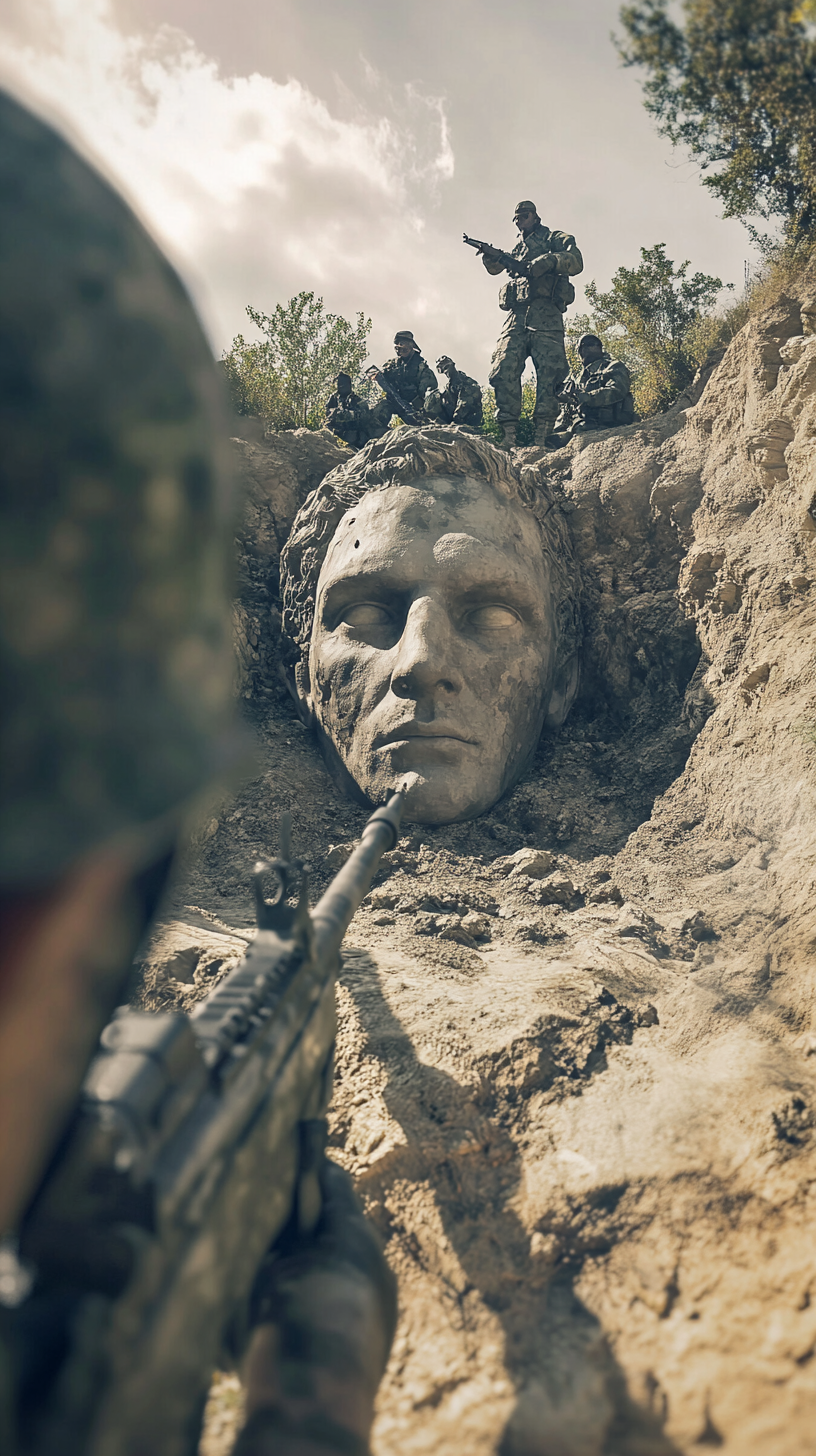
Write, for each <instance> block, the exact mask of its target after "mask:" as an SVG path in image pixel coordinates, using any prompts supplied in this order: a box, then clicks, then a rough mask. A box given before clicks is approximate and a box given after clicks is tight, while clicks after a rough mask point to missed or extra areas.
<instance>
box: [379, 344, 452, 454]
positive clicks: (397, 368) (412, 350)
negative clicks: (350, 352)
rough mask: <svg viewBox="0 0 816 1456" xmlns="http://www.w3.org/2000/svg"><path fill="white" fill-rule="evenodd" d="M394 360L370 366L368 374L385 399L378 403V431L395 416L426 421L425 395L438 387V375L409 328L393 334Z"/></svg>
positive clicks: (411, 421) (407, 420) (416, 422)
mask: <svg viewBox="0 0 816 1456" xmlns="http://www.w3.org/2000/svg"><path fill="white" fill-rule="evenodd" d="M394 353H395V354H396V358H395V359H388V360H387V361H386V363H385V364H384V365H383V367H382V369H369V370H368V371H367V372H368V376H369V378H370V379H371V380H372V381H376V383H377V384H379V386H380V388H381V389H382V390H383V393H384V396H385V397H384V398H383V399H382V400H381V401H380V403H379V404H377V405H375V406H374V408H373V410H372V414H373V415H374V416H375V418H376V422H377V425H378V426H379V427H380V428H379V433H381V432H382V430H384V429H387V427H388V423H389V421H390V419H391V416H392V415H398V416H399V417H400V419H402V420H404V421H405V424H406V425H421V424H424V423H425V411H424V405H425V395H426V393H427V392H428V390H429V389H436V376H435V374H434V372H433V370H432V369H430V368H429V366H428V365H427V364H426V363H425V360H424V359H423V357H422V355H421V353H420V351H419V345H418V344H417V343H416V341H415V339H414V336H413V334H412V333H411V330H410V329H399V330H398V331H397V333H396V334H395V335H394Z"/></svg>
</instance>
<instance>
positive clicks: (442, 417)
mask: <svg viewBox="0 0 816 1456" xmlns="http://www.w3.org/2000/svg"><path fill="white" fill-rule="evenodd" d="M436 369H437V373H438V374H443V375H445V376H446V377H447V381H448V382H447V385H446V386H445V388H444V389H442V390H440V389H429V390H428V392H427V394H426V395H425V413H426V415H427V416H428V419H429V420H434V421H435V422H437V423H439V424H441V425H470V426H471V427H472V428H473V429H474V430H480V429H481V428H482V391H481V389H480V388H479V386H478V384H477V383H476V380H475V379H471V377H470V375H469V374H463V373H462V372H461V370H460V369H457V367H456V365H455V364H454V362H453V360H452V359H451V358H449V357H448V355H447V354H443V355H442V356H441V358H439V359H437V361H436Z"/></svg>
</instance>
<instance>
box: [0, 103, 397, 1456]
mask: <svg viewBox="0 0 816 1456" xmlns="http://www.w3.org/2000/svg"><path fill="white" fill-rule="evenodd" d="M0 209H1V210H2V216H3V227H2V229H0V435H1V436H2V440H3V449H2V452H1V453H0V670H2V679H3V695H2V700H1V701H0V1237H2V1238H4V1239H6V1238H10V1239H11V1240H13V1237H14V1233H15V1229H16V1227H17V1226H18V1224H19V1220H20V1217H21V1215H22V1212H23V1210H24V1209H25V1206H26V1204H27V1202H28V1200H29V1199H30V1197H31V1194H32V1192H33V1190H34V1188H35V1187H36V1185H37V1183H38V1181H39V1179H40V1177H41V1175H42V1173H43V1170H44V1168H45V1166H46V1164H47V1162H48V1160H49V1158H50V1155H51V1153H52V1151H53V1149H54V1147H55V1145H56V1143H57V1141H58V1139H59V1137H60V1135H61V1133H62V1131H63V1129H64V1128H65V1125H66V1122H67V1121H68V1119H69V1117H70V1115H71V1112H72V1108H73V1106H74V1105H75V1102H76V1098H77V1095H78V1091H79V1087H80V1084H81V1082H82V1079H83V1077H84V1075H85V1071H86V1068H87V1066H88V1063H89V1061H90V1059H91V1057H92V1055H93V1053H94V1050H95V1047H96V1044H97V1040H98V1037H99V1033H100V1031H101V1029H102V1026H103V1025H104V1023H105V1022H106V1021H107V1019H108V1018H109V1016H110V1014H111V1012H112V1011H113V1008H114V1007H115V1006H117V1005H119V1004H120V1003H121V1001H122V1000H123V999H124V997H125V996H126V994H127V989H126V988H127V982H128V977H129V974H130V964H131V961H132V957H133V953H134V950H135V948H136V946H137V944H138V942H139V941H140V939H141V938H142V936H143V934H144V932H145V929H146V927H147V925H148V924H149V920H150V917H151V915H152V913H153V910H154V908H155V904H156V900H157V897H158V894H159V892H160V889H161V886H162V884H163V883H164V881H165V879H166V876H167V872H168V867H169V864H170V862H171V859H172V855H173V852H174V847H175V843H176V840H177V838H178V836H179V834H180V832H181V830H182V827H183V821H184V818H185V816H186V815H187V814H188V813H189V810H190V807H191V805H192V803H193V802H194V800H195V797H196V796H197V795H198V794H199V792H200V791H201V790H202V788H203V787H204V786H205V785H207V784H208V783H209V782H211V781H212V780H213V777H214V775H216V774H219V775H220V774H221V773H222V772H223V771H224V769H225V767H227V766H228V765H229V763H230V761H231V760H233V761H234V760H235V759H236V755H237V756H238V757H239V758H242V757H243V756H244V754H245V748H244V747H242V746H241V744H242V737H241V735H239V733H238V731H237V729H236V726H235V719H234V689H233V682H234V654H233V647H232V632H231V615H230V598H231V587H232V577H233V554H234V553H233V533H234V525H235V519H236V501H235V496H234V489H233V484H232V479H231V470H230V461H229V456H228V453H227V452H228V451H229V445H228V442H227V428H226V417H225V412H224V409H223V401H222V399H221V389H220V384H219V380H218V376H217V371H216V368H215V365H214V361H213V358H212V354H211V351H210V348H209V345H208V343H207V340H206V339H205V337H204V334H203V332H202V329H201V327H200V324H199V323H198V320H197V318H196V316H195V313H194V311H193V309H192V306H191V304H190V301H189V299H188V297H187V294H186V292H185V290H184V288H183V287H182V285H181V283H180V282H179V279H178V278H177V276H176V274H175V273H174V272H173V270H172V268H171V267H170V266H169V264H168V263H167V261H166V259H165V258H164V257H163V256H162V255H161V253H160V252H159V250H158V249H157V247H156V245H155V244H154V243H153V241H152V240H151V238H150V237H149V236H148V234H147V233H146V232H145V230H144V228H143V227H142V225H141V224H140V223H139V222H138V221H137V219H136V218H135V217H134V216H133V214H132V212H131V211H130V209H129V208H128V207H127V206H126V205H125V203H124V202H123V201H122V199H121V198H120V197H118V196H117V195H116V194H115V193H114V192H113V190H112V189H111V187H110V186H109V185H108V184H107V183H106V182H105V181H103V179H102V178H101V177H100V176H99V175H98V174H97V173H95V172H94V171H93V170H92V168H91V167H89V166H88V165H87V164H86V163H85V162H84V161H82V160H81V159H80V158H79V157H78V156H77V155H76V153H75V152H73V151H72V149H71V148H70V147H69V146H68V145H67V144H66V143H65V142H64V141H63V140H62V139H61V138H60V137H59V136H58V135H57V134H56V133H55V132H54V131H52V130H51V128H50V127H48V126H46V125H45V124H44V123H43V122H41V121H40V120H38V119H37V118H35V117H34V116H32V115H31V114H30V113H29V112H27V111H25V110H24V109H23V108H22V107H21V106H19V105H18V104H17V103H15V102H14V101H12V100H11V99H10V98H9V97H8V96H6V95H3V94H2V93H0ZM336 1171H337V1172H338V1173H339V1172H340V1170H339V1169H337V1170H336ZM346 1195H347V1196H348V1197H351V1198H352V1199H353V1196H354V1195H353V1191H352V1189H351V1185H350V1183H348V1184H347V1185H346V1186H345V1194H344V1197H345V1196H346ZM341 1204H342V1199H340V1200H338V1204H337V1207H336V1210H335V1211H336V1213H337V1217H336V1219H335V1226H334V1232H333V1235H332V1238H333V1241H334V1242H333V1244H332V1246H331V1247H330V1248H329V1249H328V1250H327V1249H325V1248H324V1249H321V1250H320V1252H319V1257H314V1256H313V1254H312V1252H311V1245H310V1244H308V1243H307V1244H305V1245H302V1246H301V1249H300V1251H299V1252H298V1254H297V1255H296V1259H295V1261H287V1260H286V1259H284V1260H283V1261H282V1267H283V1269H284V1273H285V1272H286V1270H287V1268H288V1271H289V1277H288V1279H287V1280H285V1281H284V1282H285V1284H286V1288H285V1296H286V1303H287V1311H288V1315H287V1318H289V1319H291V1321H292V1322H293V1323H295V1324H297V1325H298V1330H299V1333H300V1335H301V1339H302V1340H305V1342H306V1344H305V1346H304V1348H303V1352H302V1354H301V1355H300V1356H298V1355H297V1353H296V1356H295V1359H294V1364H293V1366H292V1373H293V1380H294V1383H298V1382H299V1384H298V1395H297V1397H293V1399H292V1401H291V1402H290V1400H289V1395H288V1390H287V1389H285V1388H284V1384H283V1382H282V1380H281V1372H280V1368H279V1366H278V1364H277V1357H276V1355H275V1353H274V1351H275V1350H276V1348H277V1344H276V1341H277V1340H278V1339H279V1325H278V1323H277V1320H278V1313H277V1312H276V1309H275V1308H273V1307H266V1306H265V1308H264V1311H263V1312H262V1314H261V1315H260V1316H259V1323H258V1326H257V1328H256V1330H255V1334H254V1335H253V1337H252V1339H251V1342H250V1367H249V1384H248V1405H247V1414H248V1421H247V1425H246V1427H245V1429H244V1432H243V1433H242V1435H241V1436H240V1437H239V1440H238V1445H237V1447H236V1456H239V1453H240V1456H259V1453H260V1452H261V1451H266V1450H274V1451H275V1452H276V1456H295V1453H300V1452H302V1451H303V1450H304V1449H305V1446H306V1445H308V1447H309V1449H312V1446H311V1444H310V1442H311V1437H310V1436H308V1434H307V1433H306V1432H305V1431H304V1429H302V1427H304V1426H305V1425H308V1424H309V1423H310V1422H311V1426H312V1427H314V1426H315V1424H316V1425H317V1426H319V1428H320V1431H321V1438H320V1448H321V1449H325V1450H326V1451H327V1452H329V1451H335V1452H338V1451H343V1452H346V1453H356V1456H365V1453H366V1452H367V1451H368V1427H370V1423H371V1419H372V1418H373V1391H372V1390H370V1389H369V1386H370V1383H371V1359H370V1354H369V1352H370V1350H371V1349H372V1348H377V1347H378V1345H379V1344H380V1343H381V1341H382V1333H381V1331H375V1330H374V1329H373V1326H372V1324H371V1322H370V1320H368V1318H367V1317H364V1320H363V1324H362V1325H360V1324H359V1311H360V1309H361V1308H362V1306H361V1303H360V1287H361V1286H360V1279H361V1278H363V1283H364V1284H365V1287H366V1288H369V1285H368V1283H367V1282H366V1278H365V1277H364V1276H363V1275H362V1274H358V1275H357V1276H356V1282H355V1280H354V1279H351V1278H349V1280H348V1281H347V1283H346V1284H344V1283H343V1281H344V1280H346V1278H347V1273H344V1272H343V1271H344V1270H345V1271H348V1259H347V1258H346V1259H345V1262H344V1254H343V1252H342V1250H343V1248H344V1247H345V1246H344V1239H346V1232H347V1231H349V1230H350V1228H351V1224H352V1223H353V1224H354V1232H353V1239H354V1241H355V1248H356V1250H357V1251H358V1253H359V1250H360V1248H361V1235H362V1242H363V1244H364V1243H365V1240H366V1237H367V1235H366V1234H365V1232H363V1228H362V1227H361V1226H363V1225H364V1221H363V1220H362V1218H361V1217H358V1216H357V1215H356V1214H354V1213H353V1212H349V1211H348V1209H349V1206H348V1204H347V1203H345V1204H342V1207H341V1206H340V1205H341ZM329 1211H330V1210H328V1209H327V1213H328V1212H329ZM355 1219H356V1222H355ZM93 1236H96V1235H93ZM368 1238H369V1239H370V1235H368ZM11 1247H12V1245H11V1244H7V1245H5V1246H4V1248H3V1252H2V1258H3V1261H4V1262H3V1264H2V1271H3V1279H2V1281H0V1451H2V1453H3V1456H36V1452H37V1435H36V1429H35V1430H34V1434H33V1435H32V1434H31V1431H32V1426H34V1427H36V1422H37V1420H38V1419H39V1418H40V1417H41V1415H42V1413H43V1410H44V1409H45V1408H47V1404H48V1396H49V1393H50V1391H51V1388H52V1385H53V1384H54V1382H57V1381H58V1378H59V1374H60V1369H61V1361H62V1360H63V1358H64V1353H65V1340H66V1339H70V1331H69V1330H67V1329H66V1326H65V1318H64V1317H62V1318H60V1316H59V1311H57V1310H54V1308H53V1307H52V1305H47V1306H45V1305H43V1303H42V1302H41V1303H39V1304H38V1303H37V1299H36V1286H35V1298H34V1299H33V1300H32V1303H33V1305H34V1309H33V1314H32V1313H31V1307H30V1304H29V1301H28V1294H27V1290H26V1287H25V1279H26V1278H27V1279H28V1283H29V1284H30V1282H31V1279H30V1276H28V1275H26V1272H25V1270H24V1269H23V1268H22V1266H20V1265H16V1267H15V1265H14V1260H13V1256H12V1254H11V1252H10V1251H11ZM214 1257H216V1254H215V1253H214ZM375 1257H379V1258H380V1261H381V1263H382V1256H381V1255H379V1256H375ZM297 1261H299V1262H297ZM360 1267H361V1268H362V1266H360ZM382 1267H383V1268H384V1267H385V1266H384V1264H382ZM370 1268H371V1269H372V1270H373V1265H372V1266H370ZM307 1270H310V1271H311V1273H310V1275H308V1276H305V1275H304V1271H307ZM323 1271H325V1272H326V1274H327V1275H331V1278H332V1280H333V1283H332V1290H331V1293H332V1297H335V1295H336V1293H337V1290H338V1288H346V1289H347V1291H350V1292H349V1293H348V1297H347V1302H348V1303H349V1304H350V1307H351V1311H352V1317H353V1319H354V1320H357V1321H358V1324H357V1326H356V1327H355V1328H356V1330H357V1334H356V1335H355V1334H353V1333H352V1331H351V1328H350V1329H349V1340H348V1341H346V1345H347V1346H348V1349H347V1351H344V1355H343V1363H342V1371H341V1372H340V1374H339V1375H338V1374H337V1372H336V1369H335V1367H334V1366H333V1365H332V1359H331V1358H330V1357H327V1356H326V1353H325V1345H326V1342H325V1338H324V1332H323V1329H322V1327H321V1325H320V1288H321V1287H322V1286H321V1283H320V1281H321V1280H322V1279H323V1277H324V1272H323ZM201 1272H202V1277H206V1271H201ZM301 1275H304V1277H310V1278H311V1286H310V1287H311V1294H310V1295H309V1296H308V1298H309V1299H310V1300H311V1303H310V1304H309V1303H308V1302H307V1304H306V1305H304V1303H303V1302H302V1299H301V1293H302V1288H303V1286H302V1285H301V1284H299V1279H300V1277H301ZM338 1279H339V1281H340V1284H339V1285H338ZM21 1280H22V1283H21ZM372 1282H374V1283H376V1280H374V1281H372ZM15 1300H16V1301H17V1302H18V1303H19V1319H14V1320H13V1319H12V1315H16V1314H17V1313H18V1312H17V1311H14V1310H12V1308H11V1306H12V1304H13V1303H14V1301H15ZM63 1302H64V1301H63ZM372 1307H373V1306H372ZM304 1311H305V1312H304ZM71 1318H73V1315H72V1316H71ZM32 1321H33V1322H32ZM298 1321H299V1324H298ZM321 1340H322V1342H323V1343H322V1346H321ZM318 1349H319V1350H320V1354H319V1355H318V1356H313V1355H311V1354H310V1351H311V1350H318ZM355 1361H357V1362H358V1366H359V1368H360V1369H363V1370H364V1369H365V1368H366V1361H367V1364H368V1374H366V1377H365V1380H364V1381H362V1383H361V1380H360V1379H358V1376H357V1373H356V1371H357V1368H358V1366H355ZM349 1362H351V1366H354V1369H353V1370H351V1373H350V1374H349V1370H350V1364H349ZM318 1364H319V1365H320V1368H319V1369H317V1368H316V1367H317V1365H318ZM85 1376H86V1379H87V1381H88V1382H90V1385H89V1389H90V1390H91V1391H93V1390H94V1389H95V1388H96V1384H95V1378H96V1371H95V1370H94V1369H91V1368H89V1369H88V1370H87V1371H86V1372H85ZM326 1380H328V1382H329V1384H328V1386H327V1385H326V1384H325V1383H323V1384H322V1385H321V1382H325V1381H326ZM331 1380H335V1388H337V1389H341V1388H344V1389H345V1391H346V1394H345V1395H344V1397H343V1399H344V1401H345V1402H346V1404H345V1406H344V1407H343V1408H342V1409H339V1408H338V1407H337V1406H333V1404H332V1395H331ZM310 1381H311V1382H312V1386H311V1387H310V1386H309V1382H310ZM349 1381H350V1384H349ZM375 1381H376V1372H375ZM344 1382H345V1386H344ZM75 1383H76V1382H75ZM79 1384H82V1381H81V1380H80V1381H79ZM309 1388H312V1389H315V1390H323V1391H326V1392H327V1394H326V1396H325V1399H324V1400H322V1401H320V1400H316V1399H312V1398H310V1397H309V1395H308V1394H307V1395H306V1397H305V1398H304V1394H303V1392H304V1390H307V1391H308V1389H309ZM72 1391H73V1386H72ZM349 1401H350V1404H349ZM355 1402H356V1405H355ZM355 1409H356V1411H357V1415H356V1416H354V1418H353V1419H352V1420H351V1421H350V1420H349V1419H348V1417H347V1415H346V1414H344V1411H345V1412H348V1411H349V1410H355ZM304 1412H305V1414H304ZM195 1414H196V1413H195V1412H193V1411H191V1412H190V1416H191V1436H192V1433H193V1426H192V1422H193V1420H194V1419H195ZM349 1426H354V1429H350V1428H349ZM52 1434H53V1433H52ZM65 1444H66V1449H68V1448H70V1449H71V1450H72V1451H73V1450H74V1449H75V1440H74V1435H73V1433H71V1432H68V1431H66V1432H65ZM58 1447H59V1441H57V1444H56V1445H54V1444H53V1443H52V1442H51V1440H50V1439H49V1443H48V1450H49V1451H51V1452H53V1451H54V1450H56V1449H58Z"/></svg>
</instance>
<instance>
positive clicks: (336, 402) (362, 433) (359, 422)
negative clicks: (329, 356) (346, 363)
mask: <svg viewBox="0 0 816 1456" xmlns="http://www.w3.org/2000/svg"><path fill="white" fill-rule="evenodd" d="M334 382H335V384H336V386H337V387H336V389H335V392H334V394H333V395H331V397H330V398H329V399H328V400H327V401H326V425H327V427H328V428H329V429H330V430H331V431H332V434H334V435H337V436H338V438H339V439H341V440H343V441H344V442H345V444H346V445H350V446H351V448H352V450H362V448H363V446H364V445H367V444H368V442H369V440H373V438H374V436H375V435H379V434H381V433H382V431H381V429H379V428H378V427H377V424H376V421H375V419H374V416H373V415H372V412H371V410H370V409H369V407H368V405H367V404H366V402H365V400H364V399H361V398H360V396H359V394H355V393H354V390H353V389H352V387H351V375H350V374H346V373H344V372H343V371H342V370H341V372H340V373H339V374H338V375H337V377H336V379H335V381H334Z"/></svg>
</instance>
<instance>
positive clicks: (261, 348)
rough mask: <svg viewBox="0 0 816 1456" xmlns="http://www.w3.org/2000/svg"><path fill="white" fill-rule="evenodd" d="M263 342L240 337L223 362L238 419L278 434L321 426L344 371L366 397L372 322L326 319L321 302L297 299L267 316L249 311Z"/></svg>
mask: <svg viewBox="0 0 816 1456" xmlns="http://www.w3.org/2000/svg"><path fill="white" fill-rule="evenodd" d="M247 313H248V315H249V317H250V319H251V320H252V322H253V323H254V325H255V327H256V328H257V329H258V330H259V332H260V333H261V334H262V335H263V338H262V339H260V340H257V341H255V342H252V341H249V342H247V340H246V339H245V338H244V336H243V334H238V335H237V337H236V338H234V339H233V341H232V347H231V348H230V349H229V350H228V351H227V353H225V355H224V357H223V361H222V362H223V367H224V372H225V374H226V377H227V382H228V385H229V389H230V393H231V395H232V401H233V406H234V408H235V410H236V411H237V413H238V414H239V415H259V416H260V417H261V418H262V419H264V420H267V421H268V422H269V424H270V425H272V426H273V428H274V429H276V430H292V429H298V428H300V427H301V426H304V425H305V426H306V427H307V428H308V429H310V430H317V429H319V428H320V426H321V424H322V423H323V418H324V408H325V403H326V400H327V399H328V397H329V395H330V394H331V393H332V390H333V388H334V376H335V375H336V374H337V373H338V372H339V371H340V370H341V369H344V370H345V371H346V373H347V374H350V375H351V379H352V384H353V387H354V388H355V389H358V390H359V391H360V392H361V393H363V394H364V395H366V396H367V395H368V392H369V383H368V380H367V379H365V378H364V377H363V376H362V372H361V371H362V365H363V360H364V359H365V356H366V353H367V352H368V335H369V333H370V332H371V319H367V318H365V317H364V316H363V314H362V313H358V315H357V322H356V324H350V323H349V322H348V320H347V319H344V318H342V317H341V316H340V315H339V314H334V313H326V311H325V307H324V303H323V299H322V298H315V296H314V294H313V293H298V294H296V296H295V297H294V298H290V299H289V302H288V303H287V304H278V305H277V307H276V308H275V310H274V312H273V313H271V314H265V313H261V312H260V311H259V310H258V309H255V308H247Z"/></svg>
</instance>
